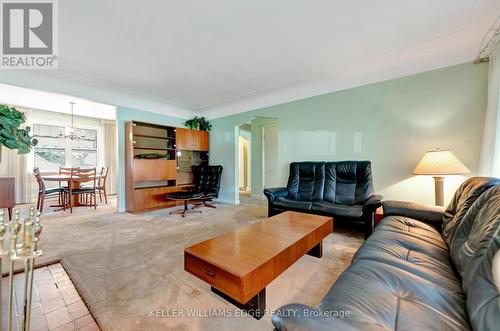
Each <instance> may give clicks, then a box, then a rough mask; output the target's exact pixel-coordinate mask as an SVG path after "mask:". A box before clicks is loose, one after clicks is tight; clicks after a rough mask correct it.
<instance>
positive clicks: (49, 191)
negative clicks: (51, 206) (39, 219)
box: [33, 168, 66, 213]
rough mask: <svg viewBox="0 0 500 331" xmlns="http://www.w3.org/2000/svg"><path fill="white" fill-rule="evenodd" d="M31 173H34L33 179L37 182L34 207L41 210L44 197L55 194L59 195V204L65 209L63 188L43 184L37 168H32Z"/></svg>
mask: <svg viewBox="0 0 500 331" xmlns="http://www.w3.org/2000/svg"><path fill="white" fill-rule="evenodd" d="M33 175H35V179H36V182H37V184H38V199H37V202H36V209H37V210H38V211H40V213H41V212H43V205H44V202H45V198H46V197H47V198H48V197H55V196H56V195H57V196H58V197H59V202H60V204H62V206H63V209H64V210H66V206H65V203H63V200H64V192H65V188H64V187H60V186H59V187H54V188H47V187H46V186H45V181H44V180H43V178H42V175H41V174H40V169H39V168H33Z"/></svg>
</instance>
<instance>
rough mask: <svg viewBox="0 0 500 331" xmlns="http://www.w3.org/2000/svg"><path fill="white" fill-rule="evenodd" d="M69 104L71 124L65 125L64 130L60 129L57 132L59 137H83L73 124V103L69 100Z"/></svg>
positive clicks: (71, 138) (77, 138)
mask: <svg viewBox="0 0 500 331" xmlns="http://www.w3.org/2000/svg"><path fill="white" fill-rule="evenodd" d="M70 105H71V126H67V127H66V128H65V129H64V132H62V131H61V132H59V138H63V139H70V140H71V141H73V140H80V139H85V136H83V135H80V134H78V129H77V128H75V126H74V115H73V107H74V105H75V103H74V102H70Z"/></svg>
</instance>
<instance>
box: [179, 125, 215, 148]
mask: <svg viewBox="0 0 500 331" xmlns="http://www.w3.org/2000/svg"><path fill="white" fill-rule="evenodd" d="M176 131H177V132H176V140H177V149H179V150H189V151H202V152H208V132H207V131H198V130H190V129H184V128H177V130H176Z"/></svg>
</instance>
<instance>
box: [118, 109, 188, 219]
mask: <svg viewBox="0 0 500 331" xmlns="http://www.w3.org/2000/svg"><path fill="white" fill-rule="evenodd" d="M128 121H140V122H147V123H155V124H163V125H171V126H176V127H184V125H183V123H184V121H185V119H182V118H178V117H172V116H166V115H161V114H158V113H151V112H147V111H142V110H137V109H131V108H126V107H120V106H118V107H117V108H116V125H117V126H118V130H117V131H118V211H125V123H127V122H128Z"/></svg>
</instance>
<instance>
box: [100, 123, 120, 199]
mask: <svg viewBox="0 0 500 331" xmlns="http://www.w3.org/2000/svg"><path fill="white" fill-rule="evenodd" d="M102 129H103V130H102V132H103V142H104V146H103V147H104V160H103V164H102V165H103V166H104V167H109V171H108V178H107V181H106V191H107V193H108V194H116V191H117V188H116V186H117V183H116V178H117V177H116V167H117V162H116V153H117V149H116V148H117V138H116V123H115V122H112V121H103V124H102Z"/></svg>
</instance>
